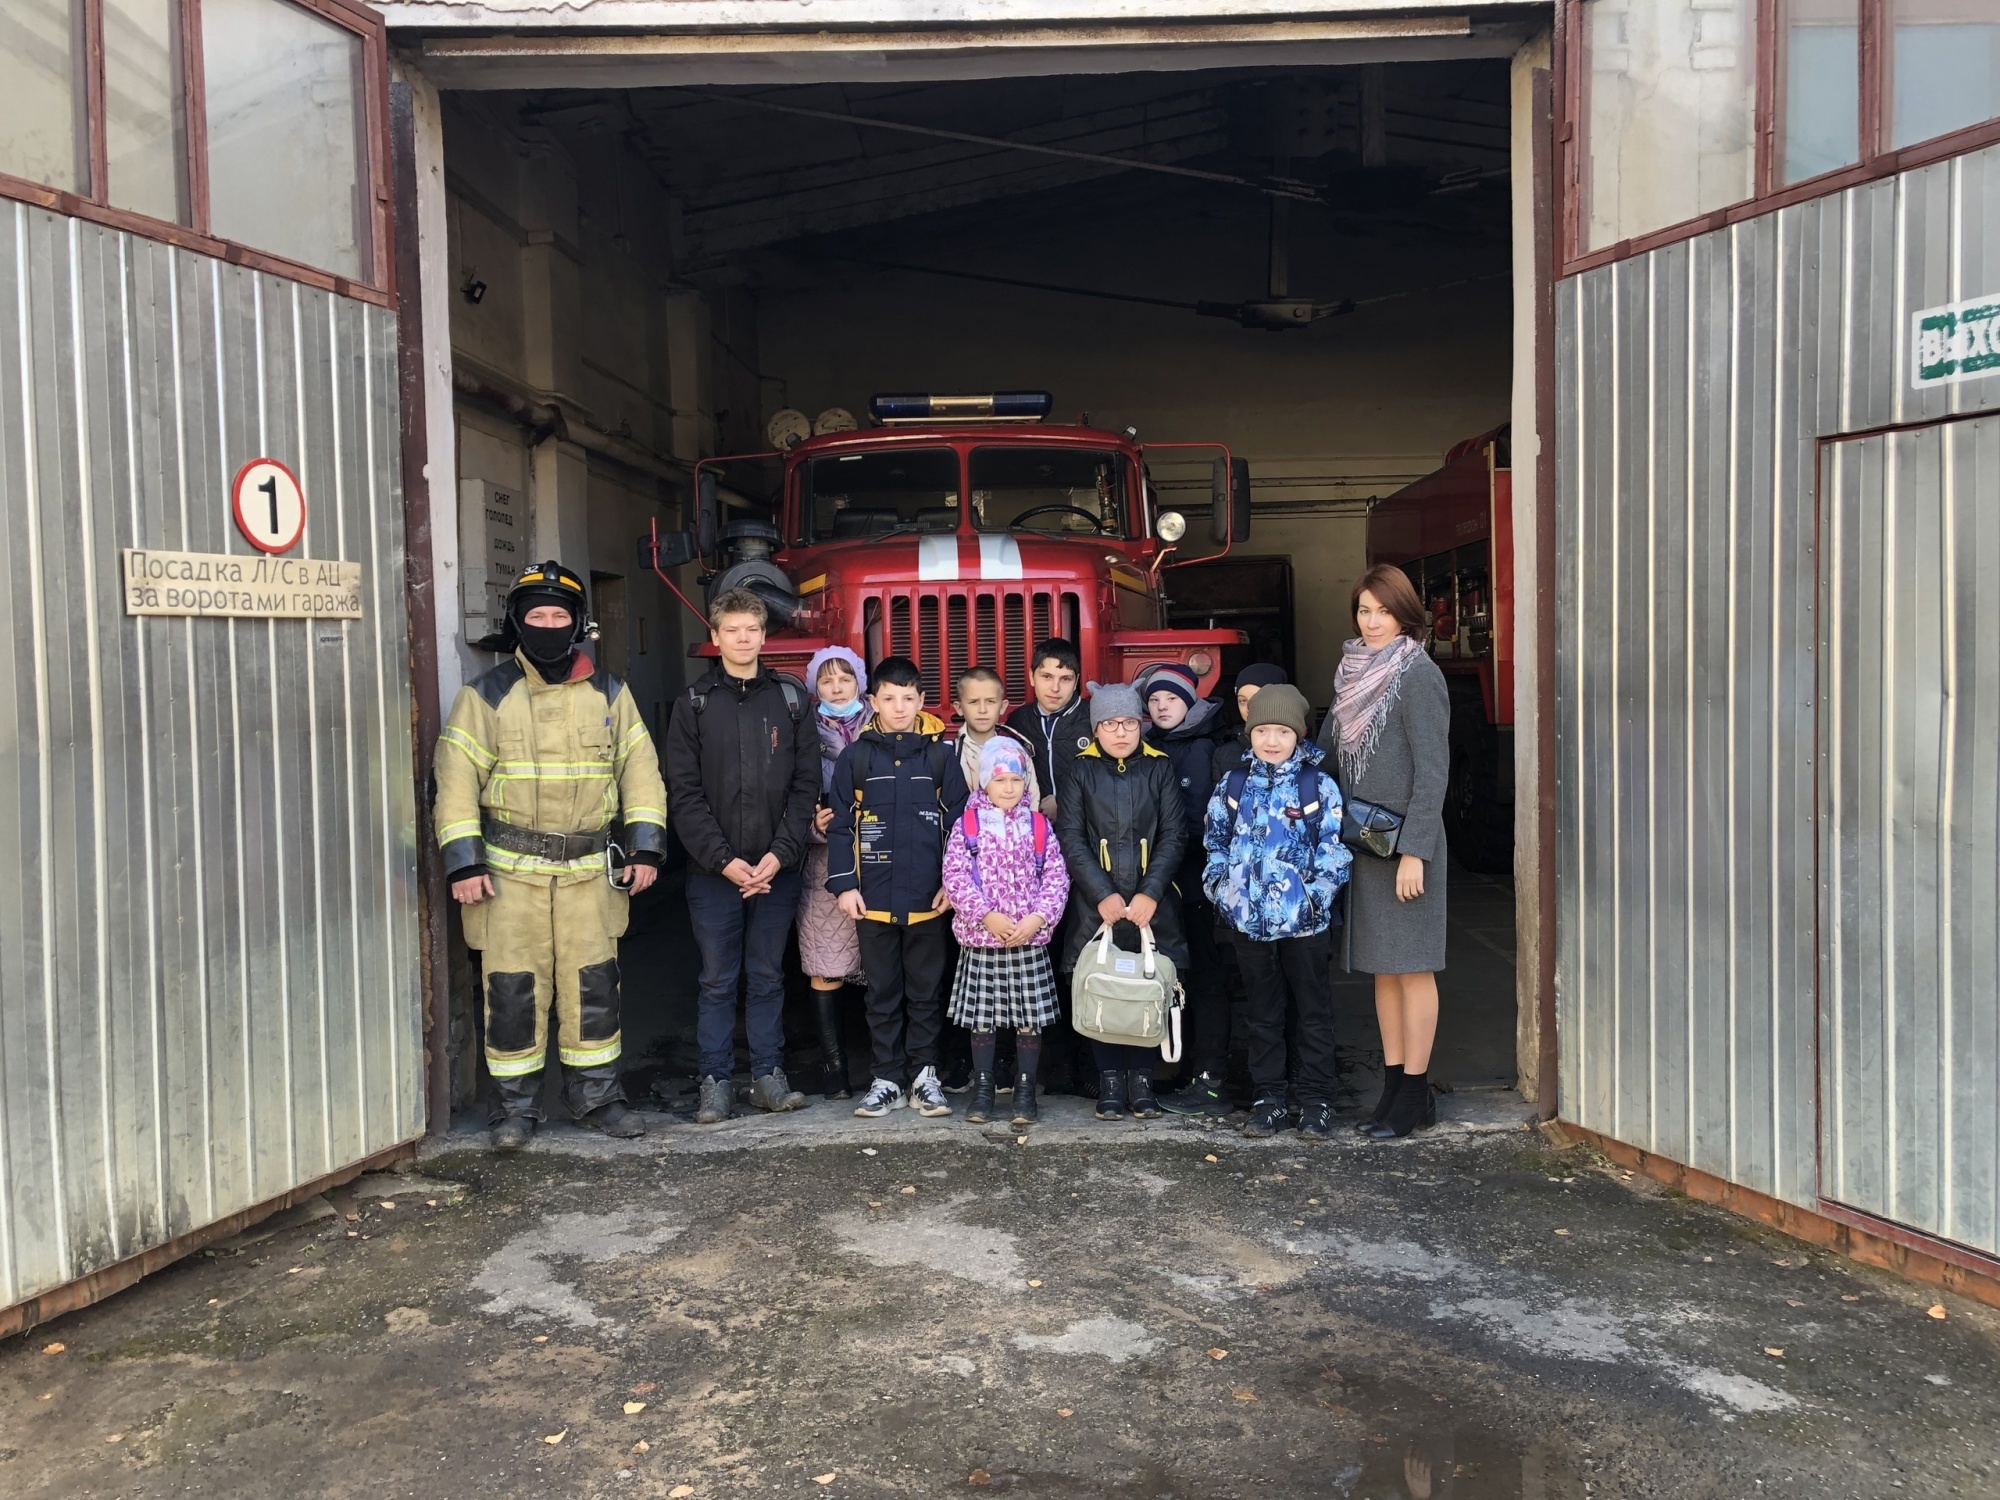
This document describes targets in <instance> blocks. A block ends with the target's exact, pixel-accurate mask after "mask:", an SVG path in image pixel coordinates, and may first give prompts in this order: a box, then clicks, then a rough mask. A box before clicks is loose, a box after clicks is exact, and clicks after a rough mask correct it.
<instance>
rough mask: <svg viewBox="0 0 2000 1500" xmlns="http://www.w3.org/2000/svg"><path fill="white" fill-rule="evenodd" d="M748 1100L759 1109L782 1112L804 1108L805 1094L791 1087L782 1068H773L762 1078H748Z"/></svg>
mask: <svg viewBox="0 0 2000 1500" xmlns="http://www.w3.org/2000/svg"><path fill="white" fill-rule="evenodd" d="M750 1102H751V1103H752V1104H754V1105H756V1106H757V1107H758V1108H759V1109H768V1110H772V1111H774V1112H782V1111H784V1110H788V1109H804V1108H805V1105H806V1096H805V1095H804V1094H801V1093H800V1092H799V1091H798V1090H797V1089H795V1088H793V1087H792V1085H791V1081H790V1080H789V1079H787V1078H786V1077H785V1070H784V1069H783V1068H773V1069H772V1070H771V1071H770V1072H768V1073H766V1074H765V1075H764V1076H763V1077H762V1078H753V1079H751V1080H750Z"/></svg>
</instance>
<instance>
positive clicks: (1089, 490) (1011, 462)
mask: <svg viewBox="0 0 2000 1500" xmlns="http://www.w3.org/2000/svg"><path fill="white" fill-rule="evenodd" d="M972 521H973V524H974V525H975V526H977V527H978V528H979V529H980V530H981V531H1008V530H1013V529H1016V528H1018V529H1023V530H1028V531H1046V532H1052V533H1059V534H1082V535H1086V536H1123V535H1124V534H1125V464H1124V462H1123V460H1122V459H1121V458H1120V457H1119V455H1118V454H1117V453H1115V452H1110V451H1106V450H1103V449H1091V448H1029V447H1023V446H1017V445H1015V444H1005V445H999V444H996V445H995V446H993V447H990V448H975V449H973V450H972Z"/></svg>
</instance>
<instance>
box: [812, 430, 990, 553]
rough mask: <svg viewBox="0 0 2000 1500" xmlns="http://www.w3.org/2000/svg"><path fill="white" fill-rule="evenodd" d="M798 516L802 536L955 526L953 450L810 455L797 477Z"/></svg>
mask: <svg viewBox="0 0 2000 1500" xmlns="http://www.w3.org/2000/svg"><path fill="white" fill-rule="evenodd" d="M799 517H800V524H801V530H802V531H803V532H804V535H803V536H801V537H800V538H799V540H800V541H801V542H838V541H846V540H849V539H850V538H851V539H853V540H856V541H859V540H862V539H865V538H867V537H877V536H881V535H883V534H884V533H886V532H891V531H917V532H952V531H956V530H958V454H957V453H956V452H955V451H953V450H952V449H950V448H893V449H888V450H886V451H883V452H877V453H843V454H840V455H838V456H829V457H827V458H815V459H812V460H810V461H808V462H807V463H806V464H805V465H804V472H803V473H802V474H801V475H800V477H799Z"/></svg>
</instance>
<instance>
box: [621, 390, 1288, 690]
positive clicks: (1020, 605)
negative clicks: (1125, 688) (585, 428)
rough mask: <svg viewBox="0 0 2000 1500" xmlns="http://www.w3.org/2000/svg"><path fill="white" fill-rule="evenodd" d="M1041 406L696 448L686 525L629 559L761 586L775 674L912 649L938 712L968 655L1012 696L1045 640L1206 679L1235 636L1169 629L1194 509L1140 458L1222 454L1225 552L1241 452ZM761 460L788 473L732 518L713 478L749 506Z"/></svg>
mask: <svg viewBox="0 0 2000 1500" xmlns="http://www.w3.org/2000/svg"><path fill="white" fill-rule="evenodd" d="M1049 409H1050V397H1049V396H1048V394H1047V393H1046V392H1039V391H1035V392H1000V393H996V394H993V395H987V396H923V395H918V396H877V397H875V398H874V399H873V400H872V401H871V402H870V403H869V414H870V416H871V417H872V419H873V424H874V425H872V426H870V427H866V428H860V429H857V430H849V431H833V432H827V433H823V434H821V435H818V436H802V437H800V438H799V440H798V441H796V442H795V443H794V444H793V445H792V446H790V447H787V448H784V449H777V450H773V451H771V452H767V453H756V454H738V455H730V456H725V457H719V458H710V459H704V460H702V461H701V463H700V464H699V465H698V466H697V469H696V475H695V495H696V501H695V524H694V526H693V527H692V528H691V529H689V530H687V531H682V532H675V533H667V534H665V535H654V536H651V537H646V538H642V539H641V540H640V552H641V557H642V561H644V562H645V563H646V564H647V565H648V566H651V567H653V568H654V569H655V571H658V572H660V576H661V578H662V579H666V581H667V582H668V584H669V586H670V587H671V586H672V580H671V579H667V578H666V574H665V572H664V571H661V570H663V569H665V568H670V567H676V566H679V565H681V564H684V563H688V562H693V561H699V562H700V563H701V564H702V566H703V569H704V571H703V574H702V582H703V585H704V587H705V588H706V590H707V597H708V598H710V599H713V598H714V597H715V596H716V595H717V594H719V593H721V592H722V591H723V590H725V589H732V588H747V589H750V590H752V591H753V592H755V593H757V594H758V595H759V596H760V597H762V598H763V600H764V602H765V604H766V605H767V606H768V607H769V609H770V611H771V632H770V637H769V643H768V645H767V646H766V648H765V660H766V661H767V662H768V663H770V664H771V665H772V666H775V667H777V668H779V669H780V670H785V671H791V672H795V673H796V672H803V670H804V668H805V665H806V662H807V660H808V658H810V657H811V656H812V654H813V653H814V652H815V651H817V650H819V649H820V647H822V646H826V645H832V644H838V645H843V646H847V647H849V648H851V649H852V650H854V651H856V652H858V653H860V655H861V657H862V659H863V660H864V661H869V662H874V661H878V660H880V659H881V658H882V657H884V656H890V655H900V656H908V657H911V658H913V659H914V660H915V661H916V663H917V666H918V667H919V669H920V670H921V671H922V673H923V678H924V701H925V703H926V704H927V705H928V706H930V707H931V708H932V709H934V710H937V711H940V712H942V713H944V714H946V715H947V716H949V713H950V699H951V693H952V687H953V685H954V683H955V682H956V680H957V676H958V674H959V673H960V672H961V671H963V670H964V669H965V668H966V667H969V666H973V665H976V664H982V663H983V664H985V665H988V666H991V667H993V668H995V669H996V670H997V671H998V672H999V673H1000V675H1001V679H1002V681H1003V682H1004V683H1005V685H1006V691H1007V696H1008V699H1009V700H1010V701H1011V702H1014V703H1020V702H1023V701H1025V700H1026V699H1027V697H1028V696H1029V693H1030V691H1031V690H1030V688H1029V684H1028V668H1029V660H1028V654H1029V652H1030V651H1031V650H1032V648H1033V646H1034V643H1035V642H1036V641H1038V640H1041V639H1044V638H1046V637H1048V636H1051V635H1059V636H1063V637H1065V638H1067V639H1069V640H1071V641H1073V642H1075V644H1076V646H1077V649H1078V651H1079V653H1080V654H1081V656H1082V658H1083V674H1084V676H1085V678H1086V679H1089V680H1093V681H1098V682H1118V681H1127V680H1129V679H1131V678H1132V677H1134V676H1136V675H1137V673H1138V672H1139V671H1140V670H1141V669H1142V668H1144V667H1146V666H1149V665H1152V664H1153V663H1156V662H1167V661H1174V662H1183V663H1185V664H1186V665H1188V666H1189V667H1191V668H1192V669H1193V670H1194V671H1195V673H1196V674H1197V675H1198V676H1199V677H1200V678H1201V681H1202V690H1203V691H1204V692H1207V691H1209V690H1211V689H1212V688H1213V687H1214V686H1215V682H1216V679H1217V677H1218V676H1219V674H1220V669H1221V656H1222V648H1223V647H1224V646H1227V645H1234V644H1236V643H1237V642H1239V641H1241V640H1242V639H1243V637H1242V635H1241V633H1240V632H1238V631H1234V630H1171V629H1168V628H1166V621H1167V599H1166V589H1165V587H1164V582H1163V574H1164V572H1165V570H1166V569H1167V568H1168V567H1170V566H1172V565H1173V562H1172V557H1173V554H1174V553H1175V552H1176V551H1177V550H1178V544H1179V543H1180V542H1181V541H1182V539H1183V538H1184V536H1185V534H1186V531H1187V518H1186V517H1185V516H1183V515H1182V514H1181V513H1180V512H1179V511H1176V510H1171V509H1167V508H1164V507H1163V506H1162V504H1161V502H1160V499H1159V495H1158V492H1157V490H1156V488H1155V485H1154V482H1153V479H1152V476H1151V475H1150V473H1149V472H1148V470H1147V467H1146V459H1147V455H1148V454H1149V453H1154V452H1160V451H1162V450H1174V451H1175V452H1176V454H1177V456H1178V454H1179V453H1180V452H1181V451H1182V450H1203V451H1205V452H1212V453H1214V454H1215V457H1214V459H1213V461H1212V463H1211V466H1210V486H1209V490H1210V496H1209V498H1210V506H1209V509H1210V517H1209V530H1210V535H1211V537H1212V539H1213V540H1214V541H1215V542H1216V543H1217V544H1218V545H1219V546H1221V548H1222V549H1223V552H1225V553H1226V552H1227V551H1228V549H1229V547H1230V545H1231V544H1232V543H1234V542H1238V541H1242V540H1243V539H1244V538H1245V537H1246V536H1247V535H1248V534H1249V516H1250V506H1249V502H1250V476H1249V466H1248V464H1247V463H1245V462H1244V461H1242V460H1240V459H1236V458H1234V457H1232V455H1231V454H1230V453H1229V451H1228V449H1227V448H1225V447H1223V446H1222V445H1221V444H1219V443H1151V444H1141V443H1140V442H1139V441H1138V438H1137V433H1136V432H1135V431H1134V430H1132V429H1129V428H1128V429H1127V430H1126V431H1125V432H1123V433H1118V432H1110V431H1106V430H1104V429H1101V428H1096V427H1089V426H1085V425H1082V424H1081V423H1078V424H1076V425H1063V424H1057V423H1051V422H1049V421H1048V420H1047V417H1048V413H1049ZM759 461H761V462H762V463H763V464H764V465H765V466H766V471H767V472H768V470H769V468H770V467H771V466H772V465H773V464H776V465H778V466H781V469H782V478H781V479H780V481H779V485H778V488H777V491H776V493H775V494H774V495H770V496H768V497H762V499H761V503H756V504H755V506H754V508H742V509H737V510H731V508H730V507H728V506H726V505H725V503H724V502H725V499H726V498H729V497H726V496H725V494H724V491H723V487H722V482H721V475H722V473H723V472H725V471H728V472H729V473H730V481H731V484H730V488H731V489H732V490H733V491H735V492H736V498H738V499H739V501H740V500H741V499H743V498H745V497H746V496H747V498H750V499H751V500H753V501H757V500H758V499H759V497H755V496H754V495H747V492H748V491H749V490H750V489H751V488H752V487H753V484H754V481H752V483H751V484H746V483H745V482H744V481H743V480H739V479H738V478H737V476H738V475H739V474H743V475H752V476H754V474H755V473H756V472H757V471H756V470H755V469H746V468H741V467H738V466H746V465H750V464H753V463H756V462H759ZM1211 555H1215V556H1220V555H1222V554H1221V553H1216V554H1211ZM1201 560H1202V559H1192V561H1201ZM676 592H679V591H678V589H676ZM690 607H691V608H692V607H693V606H692V604H690ZM697 612H698V613H699V611H697ZM712 649H713V648H712V647H709V646H708V644H707V642H706V641H703V642H702V643H701V645H700V646H698V647H697V648H696V652H697V653H698V654H707V653H708V652H710V651H712Z"/></svg>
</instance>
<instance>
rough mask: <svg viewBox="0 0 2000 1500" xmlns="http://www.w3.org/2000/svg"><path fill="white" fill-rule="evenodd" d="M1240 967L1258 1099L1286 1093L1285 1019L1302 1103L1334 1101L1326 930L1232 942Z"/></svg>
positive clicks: (1329, 943) (1330, 943) (1329, 940)
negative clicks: (1294, 1055)
mask: <svg viewBox="0 0 2000 1500" xmlns="http://www.w3.org/2000/svg"><path fill="white" fill-rule="evenodd" d="M1233 946H1234V947H1235V949H1236V961H1237V963H1239V964H1240V965H1242V968H1243V988H1244V991H1245V994H1244V1015H1245V1019H1246V1020H1247V1021H1248V1023H1249V1032H1250V1081H1251V1083H1252V1084H1253V1085H1255V1087H1256V1090H1257V1097H1258V1098H1259V1099H1282V1098H1283V1097H1284V1096H1285V1031H1286V1026H1285V1022H1286V1019H1287V1017H1288V1016H1289V1018H1290V1019H1291V1021H1292V1027H1291V1031H1292V1046H1293V1048H1294V1050H1295V1051H1296V1052H1297V1057H1296V1059H1295V1062H1296V1064H1297V1066H1296V1067H1295V1068H1294V1069H1293V1079H1294V1082H1295V1083H1296V1085H1297V1088H1298V1095H1299V1102H1300V1103H1301V1104H1331V1103H1332V1102H1333V1087H1334V1073H1333V976H1332V974H1331V973H1330V972H1329V968H1328V966H1329V965H1330V964H1331V963H1332V961H1333V937H1332V933H1331V932H1330V931H1328V932H1316V933H1314V934H1313V935H1312V936H1311V937H1294V938H1278V939H1275V940H1274V941H1272V942H1268V943H1257V942H1252V941H1251V940H1250V939H1249V938H1247V937H1245V936H1244V935H1243V934H1242V933H1240V932H1239V933H1237V934H1236V941H1235V943H1234V945H1233Z"/></svg>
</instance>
